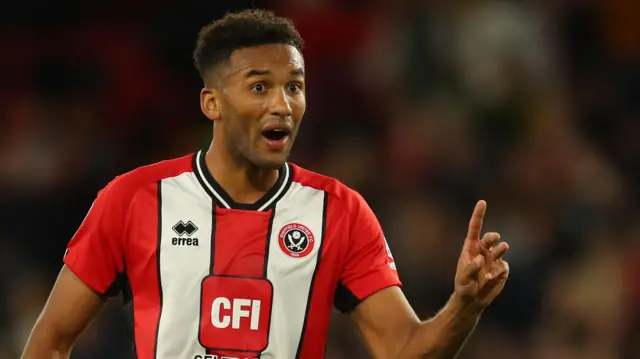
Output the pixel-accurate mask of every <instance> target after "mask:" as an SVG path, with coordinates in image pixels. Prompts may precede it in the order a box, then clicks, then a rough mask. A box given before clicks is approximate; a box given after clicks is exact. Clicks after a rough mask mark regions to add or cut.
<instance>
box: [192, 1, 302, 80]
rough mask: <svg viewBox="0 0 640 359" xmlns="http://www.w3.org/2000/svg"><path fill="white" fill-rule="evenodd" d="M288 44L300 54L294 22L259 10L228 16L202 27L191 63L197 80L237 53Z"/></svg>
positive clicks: (300, 47)
mask: <svg viewBox="0 0 640 359" xmlns="http://www.w3.org/2000/svg"><path fill="white" fill-rule="evenodd" d="M268 44H287V45H291V46H293V47H295V48H297V49H298V51H302V47H303V44H304V41H303V39H302V37H301V36H300V34H299V33H298V30H296V28H295V26H294V25H293V22H292V21H291V20H290V19H288V18H284V17H278V16H276V15H275V14H274V13H273V12H270V11H266V10H259V9H251V10H244V11H241V12H236V13H229V14H227V15H225V16H224V17H223V18H221V19H219V20H216V21H213V22H212V23H210V24H209V25H207V26H205V27H203V28H202V29H201V30H200V33H199V34H198V40H197V42H196V47H195V50H194V51H193V61H194V63H195V66H196V69H197V70H198V72H199V73H200V77H201V78H202V79H203V80H205V76H206V74H207V73H208V72H209V71H211V70H213V69H214V68H216V67H217V66H218V65H220V64H223V63H225V62H226V61H228V60H229V58H230V57H231V54H232V53H233V52H234V51H235V50H238V49H241V48H246V47H252V46H260V45H268Z"/></svg>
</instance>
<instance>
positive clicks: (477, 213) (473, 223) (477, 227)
mask: <svg viewBox="0 0 640 359" xmlns="http://www.w3.org/2000/svg"><path fill="white" fill-rule="evenodd" d="M486 212H487V202H485V201H478V203H477V204H476V207H475V208H474V209H473V214H472V215H471V220H470V221H469V231H468V232H467V240H480V232H481V231H482V222H483V220H484V214H485V213H486Z"/></svg>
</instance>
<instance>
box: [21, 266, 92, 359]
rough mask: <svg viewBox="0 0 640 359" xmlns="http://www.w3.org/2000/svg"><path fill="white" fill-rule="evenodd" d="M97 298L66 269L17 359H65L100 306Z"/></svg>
mask: <svg viewBox="0 0 640 359" xmlns="http://www.w3.org/2000/svg"><path fill="white" fill-rule="evenodd" d="M102 304H103V300H102V299H101V297H100V296H99V295H98V294H97V293H95V292H94V291H93V290H91V289H90V288H89V287H88V286H87V285H86V284H84V283H83V282H82V281H81V280H80V279H78V277H77V276H76V275H75V274H74V273H73V272H72V271H71V270H70V269H69V268H68V267H67V266H64V267H63V268H62V270H61V271H60V274H59V276H58V279H57V280H56V283H55V285H54V287H53V290H52V291H51V294H50V295H49V299H48V300H47V303H46V305H45V307H44V309H43V310H42V313H41V314H40V317H39V318H38V320H37V321H36V323H35V325H34V327H33V330H32V331H31V335H30V336H29V339H28V340H27V344H26V346H25V349H24V352H23V353H22V356H21V359H54V358H55V359H67V358H69V355H70V353H71V348H72V347H73V344H74V343H75V341H76V339H77V338H78V336H79V335H80V334H81V333H82V332H83V331H84V329H85V328H86V327H87V326H88V325H89V323H90V322H91V320H93V318H94V317H95V316H96V315H97V314H98V312H99V311H100V308H101V307H102Z"/></svg>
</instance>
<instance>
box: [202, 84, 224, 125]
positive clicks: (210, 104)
mask: <svg viewBox="0 0 640 359" xmlns="http://www.w3.org/2000/svg"><path fill="white" fill-rule="evenodd" d="M200 110H202V113H203V114H204V115H205V116H206V117H207V118H208V119H210V120H212V121H217V120H219V119H220V104H219V100H218V93H217V91H216V90H215V89H212V88H208V87H204V88H203V89H202V90H201V91H200Z"/></svg>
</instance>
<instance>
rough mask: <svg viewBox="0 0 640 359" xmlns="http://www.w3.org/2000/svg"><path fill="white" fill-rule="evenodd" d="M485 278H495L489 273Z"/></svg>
mask: <svg viewBox="0 0 640 359" xmlns="http://www.w3.org/2000/svg"><path fill="white" fill-rule="evenodd" d="M485 277H487V279H491V278H493V275H492V274H491V273H487V275H486V276H485Z"/></svg>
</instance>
